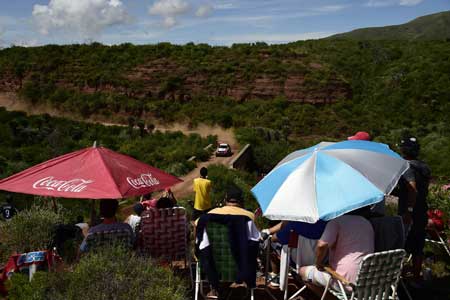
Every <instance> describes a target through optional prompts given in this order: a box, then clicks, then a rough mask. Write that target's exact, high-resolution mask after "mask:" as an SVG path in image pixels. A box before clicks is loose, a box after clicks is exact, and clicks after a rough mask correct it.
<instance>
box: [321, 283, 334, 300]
mask: <svg viewBox="0 0 450 300" xmlns="http://www.w3.org/2000/svg"><path fill="white" fill-rule="evenodd" d="M330 281H331V278H330V279H328V281H327V285H326V286H325V289H324V290H323V294H322V297H321V298H320V300H323V299H325V296H326V295H327V292H328V288H329V287H330Z"/></svg>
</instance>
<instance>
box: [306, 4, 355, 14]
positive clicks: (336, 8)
mask: <svg viewBox="0 0 450 300" xmlns="http://www.w3.org/2000/svg"><path fill="white" fill-rule="evenodd" d="M346 7H347V6H346V5H325V6H321V7H318V8H316V9H313V10H314V11H317V12H321V13H332V12H337V11H340V10H343V9H344V8H346Z"/></svg>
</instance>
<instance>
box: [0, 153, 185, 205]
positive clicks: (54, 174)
mask: <svg viewBox="0 0 450 300" xmlns="http://www.w3.org/2000/svg"><path fill="white" fill-rule="evenodd" d="M181 181H182V180H181V179H179V178H177V177H175V176H172V175H170V174H168V173H166V172H164V171H162V170H159V169H157V168H154V167H151V166H149V165H147V164H145V163H142V162H140V161H138V160H136V159H134V158H132V157H129V156H127V155H123V154H120V153H117V152H114V151H112V150H109V149H107V148H103V147H95V146H94V147H89V148H85V149H82V150H79V151H75V152H71V153H68V154H65V155H62V156H59V157H56V158H53V159H51V160H49V161H46V162H43V163H40V164H38V165H36V166H34V167H31V168H29V169H26V170H24V171H22V172H19V173H17V174H15V175H12V176H10V177H8V178H5V179H2V180H0V190H5V191H9V192H16V193H24V194H32V195H41V196H51V197H63V198H85V199H119V198H127V197H131V196H139V195H144V194H147V193H150V192H153V191H157V190H162V189H164V188H166V187H170V186H172V185H174V184H176V183H179V182H181Z"/></svg>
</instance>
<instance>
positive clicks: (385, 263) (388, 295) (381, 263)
mask: <svg viewBox="0 0 450 300" xmlns="http://www.w3.org/2000/svg"><path fill="white" fill-rule="evenodd" d="M405 254H406V252H405V250H403V249H396V250H390V251H383V252H376V253H372V254H369V255H366V256H365V257H364V258H363V260H362V261H361V264H360V267H359V271H358V275H357V277H356V283H355V284H353V283H351V282H348V281H347V280H346V279H345V278H344V277H343V276H341V275H339V274H337V273H336V272H335V271H334V270H332V269H331V268H328V267H327V268H325V269H326V271H327V272H328V273H329V274H330V275H331V278H332V279H330V280H329V281H328V283H327V286H326V288H325V291H324V293H323V295H322V299H324V297H325V295H326V293H327V291H329V292H330V293H331V294H333V295H334V296H335V297H337V298H338V299H339V300H343V299H345V300H348V299H350V300H385V299H386V300H387V299H398V297H397V285H398V282H399V278H400V274H401V270H402V267H403V261H404V259H405ZM332 281H333V282H337V285H338V289H335V288H333V287H332V284H331V282H332ZM333 286H336V285H335V284H333ZM349 288H351V289H349Z"/></svg>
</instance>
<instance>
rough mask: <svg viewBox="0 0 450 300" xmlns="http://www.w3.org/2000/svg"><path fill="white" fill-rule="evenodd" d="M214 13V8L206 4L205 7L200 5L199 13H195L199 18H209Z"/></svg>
mask: <svg viewBox="0 0 450 300" xmlns="http://www.w3.org/2000/svg"><path fill="white" fill-rule="evenodd" d="M212 11H213V7H212V6H211V5H209V4H204V5H200V6H199V7H198V8H197V11H196V12H195V15H196V16H197V17H200V18H202V17H207V16H209V15H210V14H211V12H212Z"/></svg>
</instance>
